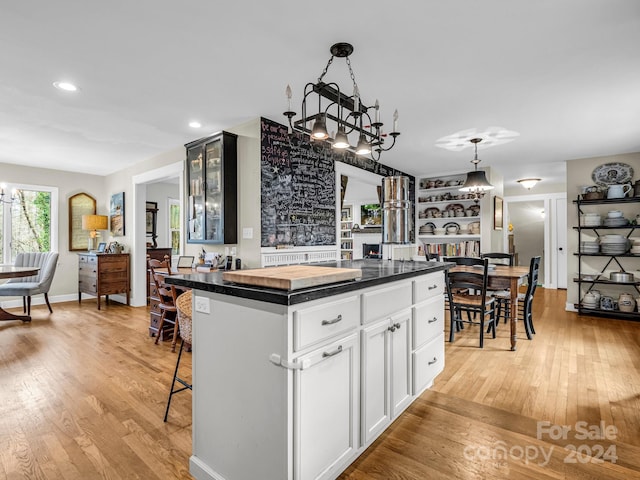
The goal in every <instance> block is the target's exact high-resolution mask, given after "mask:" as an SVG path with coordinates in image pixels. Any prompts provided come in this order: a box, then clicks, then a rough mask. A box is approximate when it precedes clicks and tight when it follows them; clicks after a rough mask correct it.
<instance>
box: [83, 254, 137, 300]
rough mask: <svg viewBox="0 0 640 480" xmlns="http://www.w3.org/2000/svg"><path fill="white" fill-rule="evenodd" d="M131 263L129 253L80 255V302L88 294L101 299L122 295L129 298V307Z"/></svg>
mask: <svg viewBox="0 0 640 480" xmlns="http://www.w3.org/2000/svg"><path fill="white" fill-rule="evenodd" d="M130 291H131V284H130V261H129V254H128V253H81V254H80V255H78V302H80V301H81V300H82V294H83V293H88V294H89V295H95V296H97V297H98V310H100V297H101V296H102V295H105V296H106V301H107V302H108V301H109V295H113V294H116V293H122V294H125V295H126V296H127V305H129V295H130Z"/></svg>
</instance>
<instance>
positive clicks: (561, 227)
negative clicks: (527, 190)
mask: <svg viewBox="0 0 640 480" xmlns="http://www.w3.org/2000/svg"><path fill="white" fill-rule="evenodd" d="M504 212H505V219H506V224H505V225H509V224H512V225H513V230H514V236H513V241H514V243H515V244H516V245H515V249H516V252H517V253H518V254H519V255H518V263H519V265H524V266H529V261H530V259H531V257H532V256H534V255H541V256H542V260H541V262H540V271H541V282H542V284H543V286H544V287H545V288H552V289H556V288H567V256H566V252H567V248H566V246H567V245H566V243H567V242H566V239H567V195H566V194H565V193H550V194H534V195H519V196H512V197H505V198H504ZM518 230H520V232H522V234H518ZM503 234H504V244H505V245H508V244H509V229H508V228H504V230H503ZM521 248H522V249H523V250H522V253H520V252H521ZM542 279H543V280H542Z"/></svg>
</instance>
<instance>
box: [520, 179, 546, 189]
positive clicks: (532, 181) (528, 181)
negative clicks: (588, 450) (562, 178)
mask: <svg viewBox="0 0 640 480" xmlns="http://www.w3.org/2000/svg"><path fill="white" fill-rule="evenodd" d="M540 180H542V179H540V178H521V179H520V180H518V183H519V184H520V185H522V186H523V187H524V188H526V189H527V190H531V189H532V188H533V187H534V186H535V185H536V183H538V182H539V181H540Z"/></svg>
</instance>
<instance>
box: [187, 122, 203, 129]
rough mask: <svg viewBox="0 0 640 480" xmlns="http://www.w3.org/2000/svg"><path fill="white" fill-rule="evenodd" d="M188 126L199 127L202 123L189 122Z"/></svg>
mask: <svg viewBox="0 0 640 480" xmlns="http://www.w3.org/2000/svg"><path fill="white" fill-rule="evenodd" d="M189 126H190V127H191V128H200V127H201V126H202V124H201V123H200V122H195V121H194V122H189Z"/></svg>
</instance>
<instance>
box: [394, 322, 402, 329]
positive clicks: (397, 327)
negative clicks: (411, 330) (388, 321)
mask: <svg viewBox="0 0 640 480" xmlns="http://www.w3.org/2000/svg"><path fill="white" fill-rule="evenodd" d="M393 326H394V327H396V330H400V327H401V326H402V325H400V324H399V323H396V324H394V325H393Z"/></svg>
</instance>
